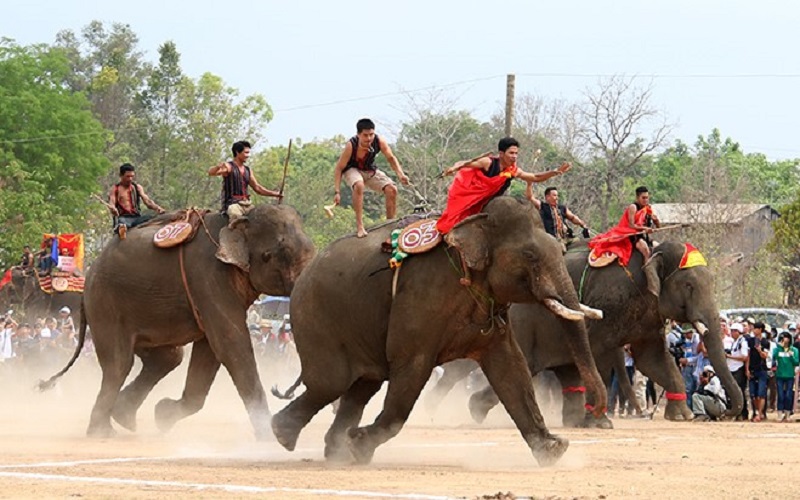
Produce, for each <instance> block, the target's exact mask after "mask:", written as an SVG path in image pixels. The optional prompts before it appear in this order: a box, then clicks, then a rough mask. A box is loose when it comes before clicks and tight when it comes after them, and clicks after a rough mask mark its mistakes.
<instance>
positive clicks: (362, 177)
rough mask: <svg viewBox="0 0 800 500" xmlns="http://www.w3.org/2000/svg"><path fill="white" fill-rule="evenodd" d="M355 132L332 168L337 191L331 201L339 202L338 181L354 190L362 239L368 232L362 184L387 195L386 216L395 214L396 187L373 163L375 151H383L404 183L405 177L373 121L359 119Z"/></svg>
mask: <svg viewBox="0 0 800 500" xmlns="http://www.w3.org/2000/svg"><path fill="white" fill-rule="evenodd" d="M356 132H357V134H356V135H355V136H353V137H351V138H350V140H349V141H347V144H346V145H345V147H344V150H343V151H342V154H341V155H340V156H339V160H338V161H337V162H336V167H335V168H334V171H333V188H334V190H335V191H336V195H335V196H334V197H333V203H334V205H338V204H339V202H340V201H341V195H340V191H339V184H341V181H342V179H344V181H345V184H347V186H349V187H350V189H352V190H353V211H354V212H355V213H356V230H357V233H356V234H357V236H358V237H359V238H363V237H364V236H366V235H367V230H366V229H364V220H363V214H364V188H365V187H368V188H370V189H372V190H373V191H377V192H382V193H383V194H384V196H386V218H387V219H394V218H395V215H396V214H397V186H396V185H395V184H394V182H393V181H392V180H391V179H390V178H389V176H387V175H386V174H385V173H383V172H381V171H380V170H378V168H377V167H376V166H375V157H376V156H378V153H383V155H384V156H385V157H386V159H387V160H388V161H389V165H390V166H391V167H392V170H394V172H395V173H396V174H397V178H398V179H400V182H402V183H403V185H408V177H406V174H404V173H403V168H402V167H401V166H400V162H399V161H398V160H397V157H395V156H394V153H392V148H390V147H389V144H388V143H387V142H386V140H384V139H383V138H382V137H378V136H377V135H376V134H375V123H373V121H372V120H370V119H369V118H362V119H361V120H358V122H357V123H356Z"/></svg>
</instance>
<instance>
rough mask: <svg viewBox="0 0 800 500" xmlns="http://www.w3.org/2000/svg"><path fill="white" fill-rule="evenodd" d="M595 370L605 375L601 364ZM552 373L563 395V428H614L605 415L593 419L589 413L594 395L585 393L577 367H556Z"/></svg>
mask: <svg viewBox="0 0 800 500" xmlns="http://www.w3.org/2000/svg"><path fill="white" fill-rule="evenodd" d="M597 369H598V371H599V372H600V373H601V374H603V373H605V371H604V370H603V368H602V365H601V363H598V365H597ZM553 372H555V374H556V377H558V380H559V382H561V388H562V389H561V392H562V394H563V399H562V400H563V406H562V407H561V421H562V424H563V425H564V427H590V428H598V429H613V428H614V424H613V423H612V422H611V420H610V419H609V418H608V417H607V416H606V414H605V413H604V414H602V415H600V416H599V417H595V415H594V414H593V413H592V412H591V411H589V408H592V407H593V406H594V404H593V403H594V394H593V393H592V392H587V391H586V387H584V385H583V380H582V379H581V376H580V373H579V372H578V367H576V366H575V365H564V366H558V367H556V368H553Z"/></svg>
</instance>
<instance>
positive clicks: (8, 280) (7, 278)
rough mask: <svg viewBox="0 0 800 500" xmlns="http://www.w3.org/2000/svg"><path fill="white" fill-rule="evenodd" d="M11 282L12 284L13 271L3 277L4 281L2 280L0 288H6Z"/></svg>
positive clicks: (7, 272)
mask: <svg viewBox="0 0 800 500" xmlns="http://www.w3.org/2000/svg"><path fill="white" fill-rule="evenodd" d="M10 282H11V269H9V270H8V271H6V273H5V274H4V275H3V279H1V280H0V288H3V287H4V286H6V284H8V283H10Z"/></svg>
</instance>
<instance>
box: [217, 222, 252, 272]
mask: <svg viewBox="0 0 800 500" xmlns="http://www.w3.org/2000/svg"><path fill="white" fill-rule="evenodd" d="M246 225H247V217H240V218H238V219H236V220H235V221H233V222H232V223H231V224H229V225H228V226H225V227H223V228H222V229H221V230H220V232H219V249H217V254H216V257H217V259H219V260H220V261H222V262H224V263H226V264H233V265H234V266H236V267H238V268H239V269H241V270H242V271H244V272H246V273H249V272H250V251H249V250H248V248H247V237H246V236H245V233H244V230H245V227H246Z"/></svg>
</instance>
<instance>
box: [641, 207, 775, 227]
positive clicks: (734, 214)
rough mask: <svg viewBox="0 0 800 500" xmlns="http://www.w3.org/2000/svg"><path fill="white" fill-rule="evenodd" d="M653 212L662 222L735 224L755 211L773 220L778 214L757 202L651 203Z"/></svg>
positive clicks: (766, 218) (765, 218)
mask: <svg viewBox="0 0 800 500" xmlns="http://www.w3.org/2000/svg"><path fill="white" fill-rule="evenodd" d="M651 206H652V207H653V212H655V214H656V215H657V216H658V218H659V220H660V221H661V223H662V224H736V223H738V222H741V221H742V219H745V218H747V217H750V216H752V215H754V214H756V213H757V212H761V211H763V212H764V220H774V219H776V218H778V217H779V216H780V214H779V213H778V212H777V211H776V210H775V209H773V208H772V207H770V206H769V205H766V204H759V203H651Z"/></svg>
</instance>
